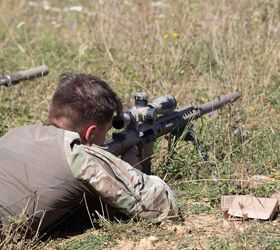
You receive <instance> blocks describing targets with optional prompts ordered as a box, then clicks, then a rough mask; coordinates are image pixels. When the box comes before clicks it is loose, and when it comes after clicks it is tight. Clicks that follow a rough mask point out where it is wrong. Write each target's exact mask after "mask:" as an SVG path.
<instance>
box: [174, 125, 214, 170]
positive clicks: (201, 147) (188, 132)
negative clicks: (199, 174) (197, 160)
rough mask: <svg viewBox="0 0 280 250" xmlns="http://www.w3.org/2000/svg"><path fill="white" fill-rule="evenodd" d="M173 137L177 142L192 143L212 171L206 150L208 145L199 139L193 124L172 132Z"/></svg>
mask: <svg viewBox="0 0 280 250" xmlns="http://www.w3.org/2000/svg"><path fill="white" fill-rule="evenodd" d="M172 135H173V136H175V141H178V140H183V141H185V142H189V141H190V142H191V143H192V144H193V145H194V147H195V148H196V150H197V152H198V153H199V156H200V157H201V159H202V160H203V162H204V163H205V165H206V166H207V168H208V171H209V172H210V171H211V169H212V167H211V164H210V163H209V157H208V152H207V150H206V145H205V144H204V142H203V141H201V140H199V139H198V137H197V135H196V132H195V131H194V129H193V125H192V124H188V126H187V127H183V128H180V129H176V130H174V131H173V132H172Z"/></svg>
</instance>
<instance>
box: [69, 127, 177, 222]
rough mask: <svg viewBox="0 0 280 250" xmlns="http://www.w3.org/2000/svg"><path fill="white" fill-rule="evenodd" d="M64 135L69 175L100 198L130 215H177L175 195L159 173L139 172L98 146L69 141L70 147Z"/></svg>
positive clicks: (163, 216) (159, 217) (156, 217)
mask: <svg viewBox="0 0 280 250" xmlns="http://www.w3.org/2000/svg"><path fill="white" fill-rule="evenodd" d="M67 133H68V132H67ZM70 133H71V132H70ZM71 134H72V135H73V136H74V135H76V139H77V134H76V133H71ZM67 137H68V138H67V139H66V140H65V145H66V157H67V160H68V163H69V166H70V168H71V170H72V172H73V175H74V176H75V177H76V178H77V179H78V180H79V181H81V182H83V183H84V184H85V185H86V186H87V187H88V188H89V189H90V190H92V192H93V193H95V194H97V195H99V196H100V197H101V198H102V200H103V201H105V202H107V203H108V204H110V205H111V206H113V207H114V208H116V209H118V210H119V211H120V212H122V213H124V214H126V215H128V216H129V217H133V218H145V219H152V220H155V221H161V220H163V219H166V218H168V217H174V216H177V205H176V200H175V195H174V193H173V192H172V191H171V189H170V188H169V186H168V185H167V184H166V183H165V182H164V181H162V180H161V179H160V178H159V177H157V176H153V175H146V174H144V173H142V172H140V171H139V170H137V169H135V168H133V167H132V166H131V165H129V164H128V163H126V162H125V161H123V160H122V159H120V158H118V157H116V156H114V155H112V154H111V153H109V152H107V151H105V150H104V149H102V148H101V147H97V146H92V147H86V146H83V145H78V144H75V143H74V144H73V143H72V148H71V147H70V145H71V142H70V141H71V136H70V137H69V135H68V136H67ZM74 137H75V136H74ZM74 140H75V139H74V138H72V142H73V141H74ZM69 142H70V143H69ZM67 145H68V146H67Z"/></svg>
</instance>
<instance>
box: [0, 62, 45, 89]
mask: <svg viewBox="0 0 280 250" xmlns="http://www.w3.org/2000/svg"><path fill="white" fill-rule="evenodd" d="M48 73H49V69H48V66H46V65H40V66H38V67H35V68H31V69H26V70H21V71H18V72H15V73H12V74H10V75H5V76H3V77H0V86H1V85H4V86H11V85H14V84H17V83H19V82H20V81H23V80H31V79H33V78H36V77H41V76H45V75H47V74H48Z"/></svg>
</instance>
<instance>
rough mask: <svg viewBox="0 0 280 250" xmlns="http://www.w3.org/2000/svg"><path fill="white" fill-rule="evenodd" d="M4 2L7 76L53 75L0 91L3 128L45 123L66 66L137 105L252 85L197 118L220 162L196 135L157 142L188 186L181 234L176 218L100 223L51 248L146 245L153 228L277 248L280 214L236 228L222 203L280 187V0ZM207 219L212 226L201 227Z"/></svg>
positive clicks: (192, 99) (168, 175) (197, 242)
mask: <svg viewBox="0 0 280 250" xmlns="http://www.w3.org/2000/svg"><path fill="white" fill-rule="evenodd" d="M47 3H48V4H47ZM71 6H82V7H83V8H82V11H81V12H77V11H76V12H75V11H70V9H69V7H71ZM67 8H68V9H67ZM0 9H1V13H0V50H1V53H0V74H1V73H3V74H4V73H10V72H14V71H16V70H19V69H22V68H30V67H32V66H36V65H39V64H41V63H45V64H47V65H48V66H49V68H50V74H49V75H48V76H47V77H44V78H40V79H36V80H34V81H29V82H22V83H20V84H19V85H16V86H13V87H12V88H4V87H2V88H1V89H0V97H1V103H0V135H3V134H5V133H6V132H7V131H9V130H10V129H12V128H13V127H17V126H21V125H24V124H30V123H36V122H45V121H46V118H47V111H48V103H49V100H50V98H51V96H52V93H53V91H54V88H55V85H56V81H57V78H58V75H59V74H60V73H62V72H64V71H66V70H69V69H73V70H76V71H82V72H91V73H94V74H96V75H98V76H100V77H101V78H103V79H105V80H106V81H108V82H109V83H110V84H111V85H112V87H113V88H114V89H115V90H116V91H117V92H118V93H119V94H120V96H121V97H122V99H123V100H124V103H126V104H127V105H128V104H132V103H133V94H134V93H135V92H136V91H146V92H148V93H149V95H150V98H151V99H153V98H156V97H157V96H159V95H161V94H166V93H169V94H172V95H174V96H175V97H176V98H177V100H178V103H179V105H180V106H183V105H187V104H194V103H195V104H200V103H203V102H206V101H209V100H211V99H212V98H214V97H215V96H217V95H220V94H225V93H227V92H230V91H234V90H239V91H240V92H241V93H242V99H241V100H240V101H239V102H238V103H236V104H234V105H232V106H231V107H227V108H225V109H223V110H221V111H219V115H218V116H211V117H210V116H205V117H203V118H202V119H200V120H198V121H196V122H195V123H194V128H195V130H196V131H197V134H198V136H199V138H200V139H201V140H203V141H204V143H205V145H206V148H207V149H208V153H209V162H210V165H211V171H208V168H207V166H206V165H205V163H204V162H203V161H202V160H201V159H200V157H199V156H198V154H197V152H196V150H195V149H194V148H193V146H192V145H191V144H183V143H178V144H176V145H173V147H172V150H171V151H170V152H169V153H168V155H167V156H165V157H162V156H163V152H162V148H161V142H158V143H157V147H156V150H155V152H156V155H155V157H154V161H153V164H154V166H153V170H154V172H155V173H156V174H158V175H160V176H161V177H162V178H165V180H166V181H168V183H169V184H170V185H171V186H172V187H173V189H174V191H175V192H176V194H177V196H178V202H179V204H180V206H181V207H182V210H183V212H184V213H185V217H184V218H185V222H184V224H183V225H184V230H185V231H184V232H183V233H182V234H180V233H178V232H180V230H179V229H178V230H177V233H176V232H175V233H174V230H173V229H174V228H173V227H175V226H177V227H178V228H179V226H180V225H176V224H175V225H168V226H166V225H165V226H166V227H165V228H164V229H163V228H162V227H163V226H164V225H161V226H155V225H149V223H147V222H139V223H109V225H108V224H105V225H103V224H102V223H101V224H102V225H101V228H100V229H99V230H97V232H96V231H93V230H89V231H87V232H86V233H85V234H81V235H79V236H75V237H73V238H70V239H67V240H59V239H57V240H52V241H47V242H43V243H42V244H43V245H45V247H46V249H50V248H53V249H90V248H91V247H94V248H96V249H98V248H100V249H102V248H104V247H114V246H115V247H116V246H118V244H119V243H118V242H119V240H123V239H128V242H127V244H134V243H135V244H136V243H137V242H138V243H139V244H140V243H141V239H147V238H149V236H151V235H154V236H155V237H157V238H158V241H149V242H148V243H149V244H152V245H153V246H154V247H157V248H166V249H170V248H172V247H174V248H175V247H176V246H177V249H186V248H208V249H244V248H246V249H279V247H280V242H279V240H278V238H279V234H280V232H279V230H278V228H279V219H278V220H275V221H268V222H258V221H249V222H232V223H233V224H230V226H229V227H227V226H228V225H225V224H226V222H225V220H223V219H222V217H223V215H222V213H221V211H220V209H219V202H220V197H221V195H223V194H256V195H258V196H262V197H269V196H270V195H271V194H272V193H273V192H275V191H280V183H279V182H280V178H279V173H280V164H279V161H280V156H279V155H280V152H279V150H280V149H279V148H280V147H279V146H280V133H279V129H280V124H279V121H280V119H279V118H280V116H279V107H280V102H279V100H280V87H279V86H280V71H279V66H280V57H279V50H280V41H279V32H280V30H279V29H280V26H279V23H280V20H279V17H280V15H279V14H280V4H279V1H267V0H250V1H223V0H218V1H210V0H207V1H203V0H199V1H193V0H186V1H180V0H177V1H171V0H160V1H148V0H144V1H138V0H135V1H125V0H123V1H97V0H95V1H83V0H75V1H74V0H71V1H59V2H58V1H54V0H53V1H50V0H49V1H27V0H17V1H16V0H1V1H0ZM256 174H261V175H266V176H268V177H271V178H273V179H272V181H271V182H269V183H264V184H262V183H261V184H260V185H257V186H255V185H252V184H251V183H250V182H249V181H248V179H249V178H250V177H251V176H253V175H256ZM205 218H208V219H209V221H208V224H207V223H206V224H203V225H200V224H199V223H200V221H201V220H204V219H205ZM189 220H191V221H193V222H194V223H193V224H192V225H190V224H189ZM206 222H207V221H206ZM238 223H239V224H238ZM242 223H243V224H242ZM236 225H237V226H236ZM170 228H173V229H170ZM240 228H243V229H242V230H241V229H240ZM172 230H173V231H172ZM174 235H175V236H174ZM130 241H132V242H130ZM148 243H147V242H146V243H145V244H146V245H145V244H144V243H143V242H142V243H141V244H144V245H145V246H146V248H148V245H147V244H148ZM11 244H12V245H10V248H16V246H17V245H16V244H17V243H11ZM40 244H41V243H40ZM133 246H134V247H135V246H136V245H133ZM17 247H18V248H20V247H22V246H20V247H19V246H17ZM32 247H33V248H36V247H37V246H36V245H35V246H31V245H28V244H27V247H26V248H32ZM40 247H42V246H41V245H40Z"/></svg>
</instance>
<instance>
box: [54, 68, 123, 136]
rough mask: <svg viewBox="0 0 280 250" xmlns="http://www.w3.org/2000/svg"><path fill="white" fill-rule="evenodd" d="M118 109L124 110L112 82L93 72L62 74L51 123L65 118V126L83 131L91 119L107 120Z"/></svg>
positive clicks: (76, 130)
mask: <svg viewBox="0 0 280 250" xmlns="http://www.w3.org/2000/svg"><path fill="white" fill-rule="evenodd" d="M114 112H116V113H117V114H120V113H121V112H122V104H121V101H120V99H119V97H118V96H117V94H116V93H115V92H114V91H113V90H112V89H111V88H110V86H109V85H108V84H107V83H106V82H104V81H102V80H101V79H99V78H98V77H96V76H94V75H91V74H81V73H64V74H62V75H60V77H59V82H58V85H57V88H56V90H55V93H54V95H53V97H52V101H51V105H50V110H49V123H50V124H55V122H54V121H57V120H64V121H66V123H67V127H64V129H68V130H72V131H75V132H78V133H80V132H81V130H82V129H83V128H84V127H85V126H87V125H88V124H89V123H92V122H94V123H96V124H105V123H108V122H110V121H111V120H112V117H113V115H114Z"/></svg>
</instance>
